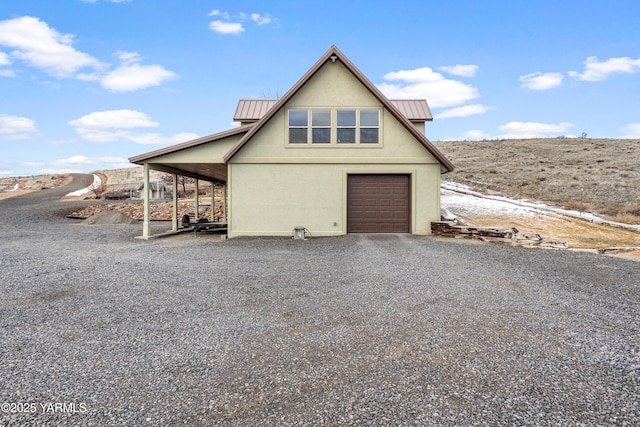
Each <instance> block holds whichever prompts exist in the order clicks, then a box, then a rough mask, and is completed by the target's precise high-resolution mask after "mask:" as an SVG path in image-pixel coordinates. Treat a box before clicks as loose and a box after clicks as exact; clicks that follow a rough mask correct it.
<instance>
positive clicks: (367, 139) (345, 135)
mask: <svg viewBox="0 0 640 427" xmlns="http://www.w3.org/2000/svg"><path fill="white" fill-rule="evenodd" d="M288 114H289V116H288V120H289V123H288V125H289V144H309V143H311V144H341V145H342V144H378V143H379V142H380V110H357V109H333V110H329V109H324V110H322V109H318V110H302V109H299V110H289V111H288Z"/></svg>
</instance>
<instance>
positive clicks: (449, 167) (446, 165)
mask: <svg viewBox="0 0 640 427" xmlns="http://www.w3.org/2000/svg"><path fill="white" fill-rule="evenodd" d="M329 60H330V61H332V62H335V61H337V60H339V61H340V62H342V64H343V65H344V66H345V67H346V68H347V69H348V70H349V71H350V72H351V74H352V75H353V76H354V77H355V78H356V79H357V80H358V81H360V83H362V85H364V86H365V87H366V88H367V89H368V90H369V92H371V94H372V95H373V96H375V97H376V99H378V101H380V103H381V104H382V105H383V106H384V107H385V108H386V109H387V110H388V111H389V112H390V113H391V114H392V115H393V116H394V117H395V118H396V119H397V120H398V121H399V122H400V123H401V124H402V125H403V126H404V127H405V128H406V129H407V130H408V131H409V132H410V133H411V134H412V135H413V136H414V137H415V138H416V139H417V140H418V141H419V142H420V143H421V144H422V145H423V146H424V147H425V148H426V149H427V151H429V152H430V153H431V154H432V155H433V156H434V157H435V158H436V159H437V160H438V162H440V164H441V166H442V170H443V172H445V173H446V172H451V171H453V169H454V166H453V163H451V161H450V160H449V159H447V158H446V157H445V156H444V154H442V153H441V152H440V151H439V150H438V149H437V148H436V147H435V146H434V145H433V144H432V143H431V142H430V141H429V140H428V139H427V137H426V136H424V135H423V134H422V133H421V132H420V131H419V130H418V129H417V128H416V127H415V126H414V125H413V124H412V123H411V122H410V121H409V119H408V118H407V117H406V116H405V115H404V114H403V113H402V112H401V110H400V109H399V108H398V107H396V106H395V105H394V104H393V103H392V102H391V101H390V100H389V98H387V97H386V96H384V95H383V94H382V92H380V90H379V89H378V88H377V87H376V86H375V85H374V84H373V83H371V81H370V80H369V79H368V78H367V77H366V76H365V75H364V74H363V73H362V72H361V71H360V70H359V69H358V68H357V67H356V66H355V65H354V64H353V63H352V62H351V61H350V60H349V59H348V58H347V57H346V56H345V55H344V54H343V53H342V52H341V51H340V50H339V49H338V48H337V47H336V46H335V45H333V46H331V48H330V49H329V50H328V51H327V52H325V54H324V55H322V57H320V59H319V60H318V61H317V62H316V63H315V64H314V65H313V66H312V67H311V68H310V69H309V71H307V72H306V73H305V74H304V75H303V76H302V77H301V78H300V80H298V81H297V82H296V84H294V85H293V86H292V87H291V89H289V90H288V91H287V93H285V94H284V95H283V96H282V98H280V99H279V100H278V101H277V102H276V103H275V104H274V105H273V106H272V107H271V108H270V109H269V110H268V111H267V112H266V113H265V115H264V116H262V118H260V120H258V121H257V122H256V123H255V124H254V125H253V126H252V127H251V129H250V130H249V132H247V134H246V135H245V136H244V137H242V138H241V139H240V141H238V143H237V144H236V145H234V146H233V147H232V148H231V150H229V152H228V153H227V154H225V155H224V157H223V159H224V161H225V162H227V163H228V162H229V161H230V160H231V159H232V158H233V157H234V156H235V155H236V154H237V153H238V151H240V150H241V149H242V147H244V145H245V144H246V143H247V142H248V141H250V140H251V138H252V137H253V136H254V135H255V134H256V133H258V132H259V131H260V129H262V127H263V126H264V125H265V124H266V123H267V122H268V121H269V120H271V118H272V117H273V116H274V115H275V114H276V113H277V112H278V111H279V110H280V109H281V108H282V107H284V105H285V104H286V103H287V102H289V100H290V99H291V98H292V97H293V96H294V95H295V94H296V93H297V92H298V91H299V90H300V89H301V88H302V87H303V86H304V85H305V84H306V83H307V82H308V81H309V80H310V79H311V78H312V77H313V76H314V75H315V74H316V73H317V72H318V70H319V69H320V68H321V67H322V66H323V65H324V64H325V63H326V62H327V61H329ZM425 104H426V101H425ZM427 108H428V107H427ZM429 114H430V111H429Z"/></svg>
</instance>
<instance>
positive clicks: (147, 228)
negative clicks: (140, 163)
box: [142, 163, 151, 239]
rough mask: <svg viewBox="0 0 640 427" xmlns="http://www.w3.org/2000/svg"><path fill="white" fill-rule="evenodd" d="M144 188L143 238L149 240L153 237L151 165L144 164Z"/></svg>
mask: <svg viewBox="0 0 640 427" xmlns="http://www.w3.org/2000/svg"><path fill="white" fill-rule="evenodd" d="M143 174H144V187H143V189H142V200H143V201H144V222H143V223H142V238H143V239H148V238H149V236H150V235H151V221H150V219H151V211H150V207H149V163H145V164H144V170H143Z"/></svg>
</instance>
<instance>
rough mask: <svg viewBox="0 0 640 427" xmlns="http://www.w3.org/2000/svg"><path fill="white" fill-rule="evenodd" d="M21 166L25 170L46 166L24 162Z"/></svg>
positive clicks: (40, 163)
mask: <svg viewBox="0 0 640 427" xmlns="http://www.w3.org/2000/svg"><path fill="white" fill-rule="evenodd" d="M20 166H22V167H25V168H39V167H42V166H44V163H42V162H22V163H21V164H20Z"/></svg>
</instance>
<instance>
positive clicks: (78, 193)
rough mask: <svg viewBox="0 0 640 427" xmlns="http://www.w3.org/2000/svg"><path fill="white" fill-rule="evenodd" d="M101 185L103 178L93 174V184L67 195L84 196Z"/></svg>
mask: <svg viewBox="0 0 640 427" xmlns="http://www.w3.org/2000/svg"><path fill="white" fill-rule="evenodd" d="M101 185H102V180H101V179H100V177H99V176H98V175H93V184H91V185H90V186H88V187H85V188H82V189H80V190H77V191H72V192H71V193H68V194H67V196H70V197H74V196H82V195H84V194H87V193H88V192H89V191H91V190H95V189H96V188H99V187H100V186H101Z"/></svg>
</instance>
